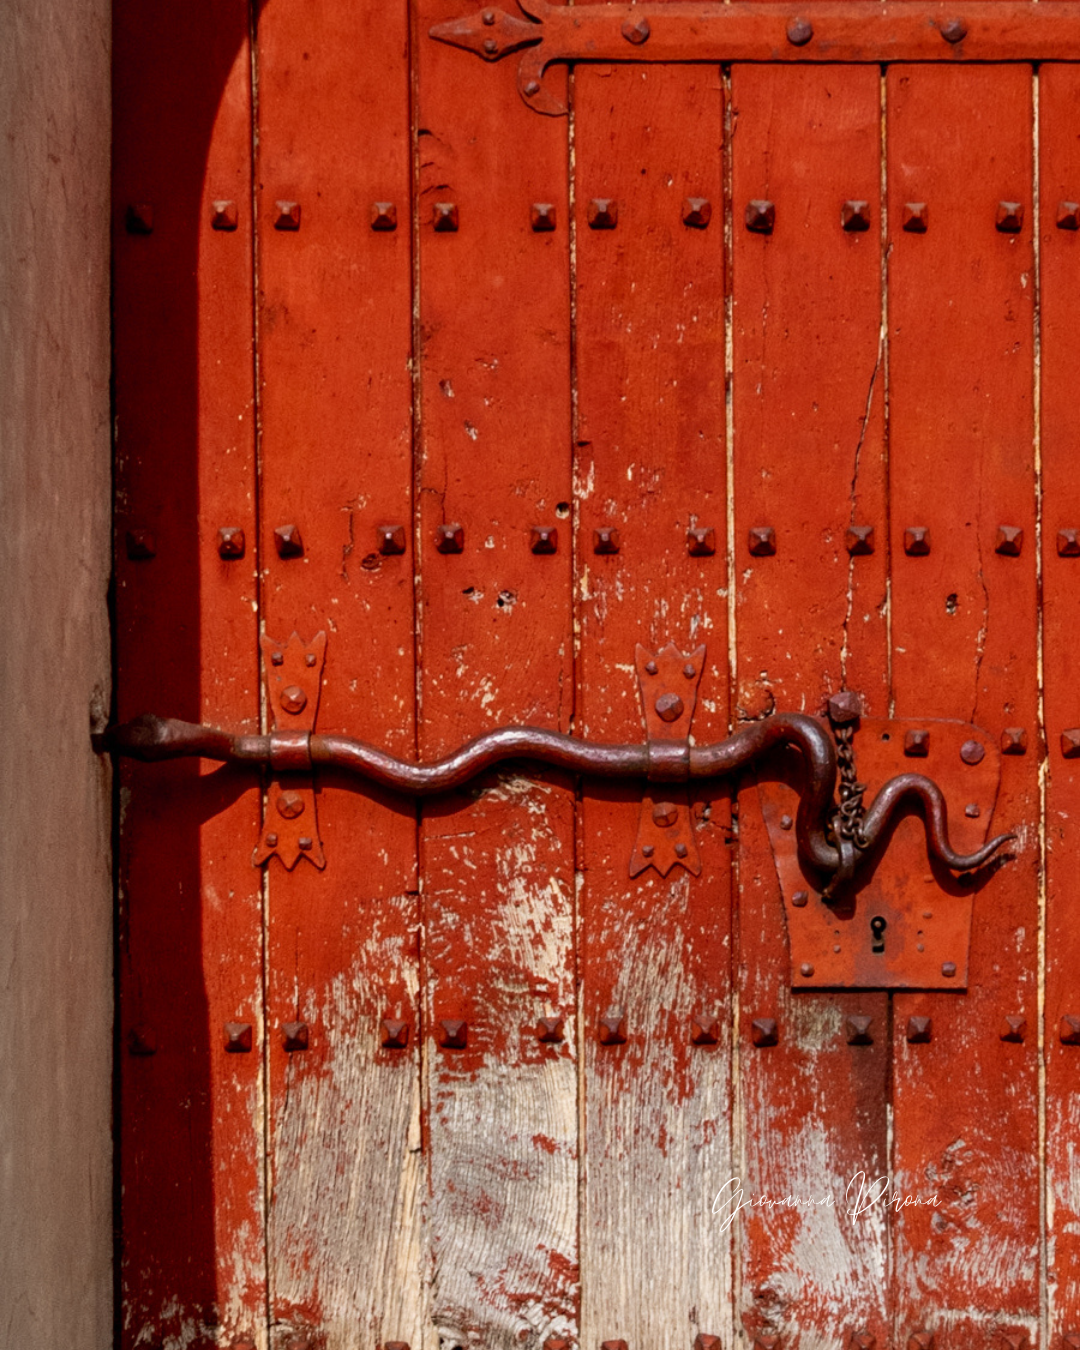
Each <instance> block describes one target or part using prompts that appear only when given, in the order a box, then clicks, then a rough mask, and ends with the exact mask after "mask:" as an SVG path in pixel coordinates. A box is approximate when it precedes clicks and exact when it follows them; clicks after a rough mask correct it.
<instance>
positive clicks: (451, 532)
mask: <svg viewBox="0 0 1080 1350" xmlns="http://www.w3.org/2000/svg"><path fill="white" fill-rule="evenodd" d="M435 547H436V548H437V549H438V550H439V552H440V553H461V552H462V551H463V550H464V548H465V530H464V529H463V528H462V526H461V525H459V524H458V523H457V522H456V521H454V522H452V523H451V524H449V525H440V526H439V527H438V528H437V529H436V531H435Z"/></svg>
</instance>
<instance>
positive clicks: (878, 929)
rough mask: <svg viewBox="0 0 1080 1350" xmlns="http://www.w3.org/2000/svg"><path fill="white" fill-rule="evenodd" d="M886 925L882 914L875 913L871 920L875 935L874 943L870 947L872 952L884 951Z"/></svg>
mask: <svg viewBox="0 0 1080 1350" xmlns="http://www.w3.org/2000/svg"><path fill="white" fill-rule="evenodd" d="M886 926H887V925H886V922H885V920H884V919H883V918H882V917H881V915H880V914H875V915H874V917H873V918H872V919H871V920H870V931H871V933H873V935H874V943H873V946H872V947H871V948H870V950H871V951H872V952H883V951H884V950H885V928H886Z"/></svg>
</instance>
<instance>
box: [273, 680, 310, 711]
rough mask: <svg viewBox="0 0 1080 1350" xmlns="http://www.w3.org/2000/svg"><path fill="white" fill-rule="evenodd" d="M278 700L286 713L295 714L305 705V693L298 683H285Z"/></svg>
mask: <svg viewBox="0 0 1080 1350" xmlns="http://www.w3.org/2000/svg"><path fill="white" fill-rule="evenodd" d="M278 702H279V703H280V704H281V706H282V707H283V708H284V709H285V711H286V712H287V713H292V714H293V715H294V716H295V715H296V714H297V713H302V712H303V711H304V709H305V708H306V707H307V694H305V693H304V691H303V690H302V689H301V688H300V686H299V685H298V684H287V685H286V686H285V688H284V689H283V690H282V691H281V694H280V695H279V697H278Z"/></svg>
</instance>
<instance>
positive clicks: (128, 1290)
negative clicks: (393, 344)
mask: <svg viewBox="0 0 1080 1350" xmlns="http://www.w3.org/2000/svg"><path fill="white" fill-rule="evenodd" d="M114 18H115V38H116V47H115V52H114V57H115V77H114V78H115V104H116V125H117V131H116V140H115V154H114V183H113V190H114V193H113V195H114V246H115V286H116V290H115V303H116V311H117V314H118V315H120V316H122V321H121V322H120V323H118V326H117V333H116V347H115V362H116V364H115V372H116V385H115V388H116V428H117V448H116V479H117V483H116V486H117V515H116V526H117V548H116V655H117V667H118V672H117V685H118V711H119V712H120V715H121V716H125V715H127V716H130V715H134V714H136V713H138V712H139V711H141V710H144V709H147V708H150V707H153V706H155V705H156V706H164V705H168V706H169V707H172V708H175V709H177V710H178V711H180V713H181V715H182V716H190V717H192V718H193V719H195V720H202V719H204V718H205V719H207V720H215V721H222V722H224V723H225V724H226V725H229V726H231V727H234V728H236V729H238V730H249V731H250V730H255V729H256V728H257V725H258V722H257V718H258V676H257V665H256V661H255V641H256V622H255V616H254V613H253V603H254V599H255V595H256V583H255V575H254V560H253V557H252V556H251V555H250V554H249V556H248V558H247V559H246V560H245V561H234V562H225V561H223V560H222V559H221V558H219V556H218V551H217V532H218V529H219V528H220V527H221V526H223V525H231V526H239V527H240V528H242V529H244V530H245V531H246V533H247V537H248V539H249V540H250V541H251V542H252V544H254V538H255V531H254V487H255V480H254V418H253V416H252V394H253V389H252V375H251V352H252V276H251V247H250V232H249V231H250V208H249V203H250V194H251V182H250V163H251V120H250V109H251V91H250V79H249V63H248V51H247V46H246V37H247V7H246V5H244V4H238V3H226V4H224V5H214V6H210V5H206V4H198V3H197V4H195V5H184V6H177V5H166V6H159V7H157V8H156V9H155V10H154V12H153V13H152V14H151V13H149V12H146V11H144V10H142V9H140V8H139V7H138V6H131V5H120V6H118V8H117V10H116V13H115V16H114ZM174 62H176V63H179V65H178V66H177V67H174V66H173V63H174ZM176 68H179V69H183V70H185V71H188V72H191V73H189V75H188V76H187V77H186V78H185V79H183V80H180V81H167V80H163V79H162V71H163V70H165V69H176ZM219 100H220V103H219ZM214 197H228V198H230V199H232V200H234V201H236V202H237V204H238V206H239V209H240V210H241V212H242V219H243V221H244V227H245V228H244V229H238V230H237V231H236V232H235V233H230V234H222V233H216V232H213V231H212V230H211V228H210V219H211V210H212V208H211V205H210V202H211V199H212V198H214ZM132 208H134V210H132ZM144 231H145V232H144ZM132 544H134V545H135V547H134V548H132ZM132 552H134V553H135V554H136V555H140V554H141V555H142V556H135V557H131V556H129V554H130V553H132ZM147 555H152V556H147ZM120 807H121V819H120V860H119V861H120V906H121V908H120V921H119V922H120V936H119V951H118V968H119V990H120V992H119V998H120V1017H119V1020H120V1035H119V1046H118V1049H119V1056H120V1058H119V1064H118V1069H119V1074H120V1084H121V1086H120V1118H121V1136H120V1188H121V1189H120V1194H121V1196H122V1201H121V1223H122V1226H123V1247H122V1255H121V1288H122V1297H123V1312H122V1318H121V1333H120V1342H121V1344H122V1345H124V1346H134V1345H137V1344H161V1343H165V1344H168V1345H180V1344H184V1345H189V1344H200V1343H205V1341H206V1340H207V1339H208V1338H210V1337H213V1336H216V1335H218V1334H219V1333H220V1334H221V1335H222V1336H225V1337H230V1336H231V1335H232V1334H236V1333H239V1332H241V1331H252V1332H257V1331H258V1330H259V1329H260V1322H261V1321H262V1320H264V1319H262V1316H261V1314H262V1310H263V1308H264V1307H265V1286H264V1277H263V1269H264V1267H263V1250H264V1232H263V1220H262V1207H263V1206H262V1169H261V1163H260V1154H261V1128H262V1091H263V1084H262V1072H261V1056H260V1054H259V1051H258V1046H259V1043H260V1039H261V1011H262V1010H261V1004H262V981H261V936H260V929H261V906H260V901H259V885H258V877H257V875H256V874H254V873H253V872H252V870H251V868H250V865H249V863H248V859H247V858H246V857H245V856H244V851H243V850H242V851H241V852H239V853H238V852H237V851H236V849H235V847H234V842H235V839H236V838H237V837H240V838H242V839H245V840H246V839H248V838H251V837H252V836H253V833H254V831H255V830H256V828H257V821H258V791H257V787H256V786H255V785H254V784H253V783H252V781H251V779H250V777H249V776H247V775H244V774H236V773H235V772H233V771H231V770H225V771H221V770H218V771H214V770H213V769H212V768H211V766H209V765H199V764H196V763H192V764H189V765H176V766H171V767H170V768H169V769H168V770H167V771H166V772H165V773H164V774H158V773H153V772H149V773H148V772H146V771H145V770H141V769H134V768H131V769H125V770H124V771H122V773H121V788H120ZM233 1021H243V1022H246V1023H250V1024H252V1025H253V1039H254V1043H255V1046H256V1049H255V1051H254V1052H253V1053H250V1054H229V1053H227V1052H226V1049H225V1044H226V1036H225V1030H224V1028H225V1023H226V1022H233ZM132 1050H134V1051H136V1053H132ZM150 1050H153V1053H147V1052H148V1051H150ZM163 1215H164V1216H167V1221H166V1222H163V1221H162V1218H163Z"/></svg>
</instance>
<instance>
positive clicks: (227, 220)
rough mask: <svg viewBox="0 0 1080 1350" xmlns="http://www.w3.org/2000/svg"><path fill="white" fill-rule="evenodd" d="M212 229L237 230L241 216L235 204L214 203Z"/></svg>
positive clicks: (211, 218) (211, 216)
mask: <svg viewBox="0 0 1080 1350" xmlns="http://www.w3.org/2000/svg"><path fill="white" fill-rule="evenodd" d="M211 207H212V211H211V215H210V228H211V229H212V230H235V229H236V227H237V225H238V224H239V216H238V214H237V210H236V203H235V202H212V203H211Z"/></svg>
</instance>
